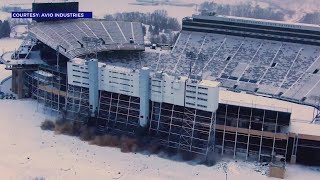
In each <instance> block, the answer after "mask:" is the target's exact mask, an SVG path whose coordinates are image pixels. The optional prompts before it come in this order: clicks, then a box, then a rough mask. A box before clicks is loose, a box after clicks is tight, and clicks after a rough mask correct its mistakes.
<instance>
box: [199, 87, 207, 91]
mask: <svg viewBox="0 0 320 180" xmlns="http://www.w3.org/2000/svg"><path fill="white" fill-rule="evenodd" d="M199 89H203V90H208V88H204V87H199Z"/></svg>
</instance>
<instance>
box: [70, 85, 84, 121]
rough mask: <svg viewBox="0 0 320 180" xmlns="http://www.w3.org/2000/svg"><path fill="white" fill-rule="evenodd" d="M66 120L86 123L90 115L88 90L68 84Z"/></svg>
mask: <svg viewBox="0 0 320 180" xmlns="http://www.w3.org/2000/svg"><path fill="white" fill-rule="evenodd" d="M65 110H66V119H68V120H71V121H82V122H86V121H87V120H88V117H89V115H90V110H89V89H88V88H85V87H78V86H74V85H70V84H68V89H67V102H66V104H65Z"/></svg>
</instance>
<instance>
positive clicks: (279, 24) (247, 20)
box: [192, 15, 320, 31]
mask: <svg viewBox="0 0 320 180" xmlns="http://www.w3.org/2000/svg"><path fill="white" fill-rule="evenodd" d="M192 17H194V18H201V19H215V20H222V21H230V22H241V23H247V24H257V25H265V26H275V27H285V28H292V29H306V30H313V31H320V26H319V25H315V24H304V23H292V22H285V21H274V20H266V19H254V18H246V17H236V16H224V15H215V16H203V15H193V16H192ZM237 20H238V21H237Z"/></svg>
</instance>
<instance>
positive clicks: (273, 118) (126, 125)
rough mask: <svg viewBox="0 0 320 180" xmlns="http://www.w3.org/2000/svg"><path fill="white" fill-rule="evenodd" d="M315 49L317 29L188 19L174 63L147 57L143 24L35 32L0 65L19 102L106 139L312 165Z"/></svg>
mask: <svg viewBox="0 0 320 180" xmlns="http://www.w3.org/2000/svg"><path fill="white" fill-rule="evenodd" d="M36 5H39V6H41V5H46V4H45V3H44V4H38V3H35V5H34V8H39V7H36ZM70 6H78V4H77V3H75V4H74V3H70ZM73 8H75V9H77V8H76V7H73ZM319 45H320V27H318V26H316V25H307V24H294V23H284V22H277V21H267V20H256V19H248V18H239V17H226V16H219V15H215V14H202V15H193V16H192V17H186V18H185V19H183V22H182V30H181V32H180V35H179V37H178V39H177V41H176V43H175V44H174V46H173V49H172V50H170V51H159V50H152V49H150V48H148V47H145V45H144V35H143V31H142V24H141V23H139V22H123V21H105V20H99V19H86V20H84V19H73V20H59V21H44V20H41V21H40V22H34V23H33V24H32V25H30V27H29V34H28V37H27V38H26V39H25V40H24V41H23V43H22V44H21V46H20V47H19V49H17V50H16V51H14V52H8V53H5V54H3V55H2V57H1V61H2V62H3V63H4V64H5V65H6V69H7V70H12V91H13V92H14V93H16V94H17V95H18V97H19V98H34V99H36V100H37V101H38V102H39V103H43V104H44V105H45V107H46V108H48V109H50V110H52V111H55V112H57V113H59V114H61V115H62V116H63V117H64V118H66V119H68V120H71V121H82V122H84V123H87V122H88V121H90V122H93V123H94V124H95V126H97V128H98V129H99V131H100V132H102V133H109V132H117V133H128V134H133V135H134V134H135V133H137V132H139V131H141V130H143V131H145V132H146V133H147V134H148V135H149V136H151V137H153V138H155V139H157V140H158V142H159V143H160V144H162V145H164V146H167V147H170V148H174V149H179V150H183V151H189V152H193V153H196V154H201V155H205V156H207V155H209V154H210V153H211V152H217V153H220V154H221V155H229V156H233V157H243V158H245V159H249V160H256V161H260V162H263V161H267V162H270V161H272V162H274V161H287V162H291V163H296V162H297V163H302V164H311V165H319V162H320V159H319V158H320V131H319V125H317V124H316V122H317V119H319V118H320V117H319V116H320V114H319V102H320V98H319V95H320V94H319V92H320V72H319V68H320V60H319V57H320V47H319Z"/></svg>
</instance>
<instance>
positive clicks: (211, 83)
mask: <svg viewBox="0 0 320 180" xmlns="http://www.w3.org/2000/svg"><path fill="white" fill-rule="evenodd" d="M220 84H221V83H220V82H218V81H210V80H202V81H201V82H200V85H203V86H208V87H218V86H220Z"/></svg>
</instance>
